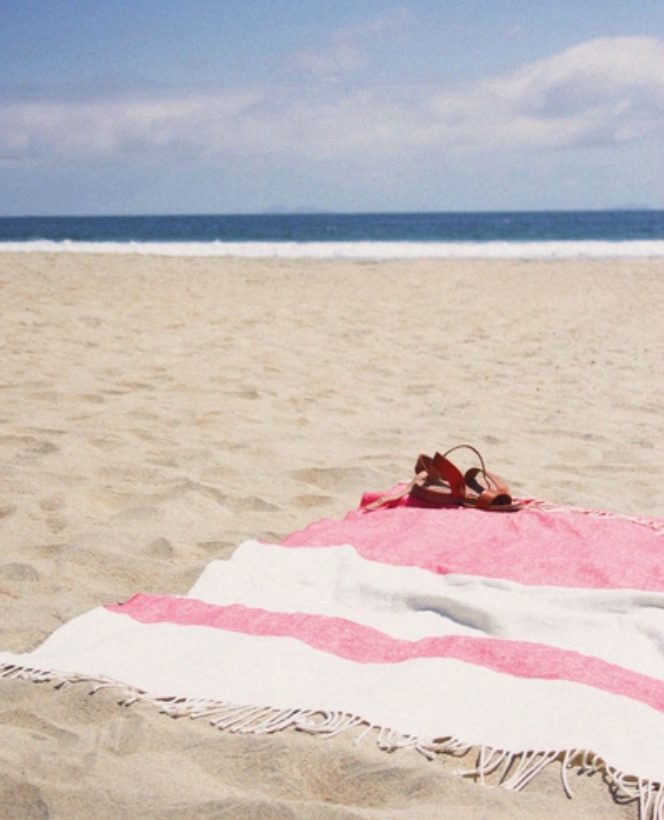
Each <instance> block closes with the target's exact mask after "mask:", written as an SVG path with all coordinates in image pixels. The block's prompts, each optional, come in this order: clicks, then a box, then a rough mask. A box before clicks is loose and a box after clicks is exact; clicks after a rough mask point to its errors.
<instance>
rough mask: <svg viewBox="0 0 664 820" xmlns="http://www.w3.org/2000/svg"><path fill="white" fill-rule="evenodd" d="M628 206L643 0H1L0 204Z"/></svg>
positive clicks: (8, 210)
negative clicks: (401, 0) (394, 0)
mask: <svg viewBox="0 0 664 820" xmlns="http://www.w3.org/2000/svg"><path fill="white" fill-rule="evenodd" d="M629 206H649V207H658V208H662V207H664V13H663V7H662V0H574V2H572V0H404V2H399V0H396V2H395V3H392V2H389V0H388V1H387V2H385V1H384V0H383V1H381V2H379V1H378V0H106V2H101V1H100V0H58V1H57V2H55V1H54V0H0V215H4V216H11V215H37V214H72V215H74V214H141V213H143V214H145V213H150V214H154V213H254V212H265V211H274V210H299V209H307V210H319V211H423V210H424V211H426V210H429V211H430V210H440V211H445V210H503V209H504V210H528V209H558V208H560V209H565V208H571V209H575V208H607V207H629Z"/></svg>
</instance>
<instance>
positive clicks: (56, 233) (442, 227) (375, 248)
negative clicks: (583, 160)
mask: <svg viewBox="0 0 664 820" xmlns="http://www.w3.org/2000/svg"><path fill="white" fill-rule="evenodd" d="M0 251H68V252H77V251H78V252H86V253H90V252H103V253H143V254H158V255H170V256H249V257H289V258H297V257H301V258H306V257H313V258H359V259H390V258H392V259H398V258H417V257H435V258H459V257H462V258H478V257H479V258H613V257H626V258H630V257H632V258H638V257H641V258H661V257H664V211H659V210H615V211H537V212H504V213H498V212H487V213H469V212H464V213H382V214H381V213H376V214H361V213H358V214H267V215H218V216H214V215H210V216H94V217H93V216H88V217H55V216H53V217H5V218H0Z"/></svg>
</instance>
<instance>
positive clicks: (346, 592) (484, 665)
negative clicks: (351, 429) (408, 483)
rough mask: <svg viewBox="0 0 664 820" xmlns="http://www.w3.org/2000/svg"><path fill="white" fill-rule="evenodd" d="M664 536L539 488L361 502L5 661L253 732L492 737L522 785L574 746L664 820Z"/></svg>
mask: <svg viewBox="0 0 664 820" xmlns="http://www.w3.org/2000/svg"><path fill="white" fill-rule="evenodd" d="M374 497H375V496H372V495H366V496H365V498H364V499H363V505H366V504H367V503H369V502H370V501H371V500H372V499H373V498H374ZM663 534H664V521H661V520H658V519H646V518H639V519H636V518H626V517H621V516H616V515H608V514H603V513H599V512H591V511H581V510H575V509H560V508H558V509H555V510H554V509H548V508H547V507H546V505H542V504H540V503H535V502H533V503H530V504H528V503H527V504H526V506H525V508H524V509H523V510H520V511H519V512H516V513H487V512H481V511H477V510H473V509H467V508H456V507H455V508H432V507H429V506H427V505H426V504H425V503H424V502H417V501H415V500H413V499H409V498H405V499H401V500H400V501H399V502H396V503H393V504H391V505H387V506H384V507H380V508H378V509H376V510H374V511H371V512H367V511H365V510H364V509H363V506H361V507H360V508H359V509H358V510H356V511H354V512H351V513H349V514H348V515H347V516H346V518H345V519H343V520H342V521H338V520H331V519H326V520H323V521H320V522H317V523H315V524H312V525H311V526H310V527H308V528H307V529H306V530H304V531H303V532H299V533H295V534H293V535H291V536H289V537H288V538H287V539H286V540H285V541H284V542H283V543H281V544H279V545H277V544H265V543H259V542H256V541H247V542H245V543H244V544H242V545H241V546H240V547H238V549H237V550H236V552H235V553H234V555H233V557H232V558H231V559H230V560H229V561H214V562H212V563H211V564H210V565H209V566H208V567H207V568H206V569H205V571H204V572H203V574H202V575H201V577H200V578H199V580H198V581H197V582H196V584H195V585H194V587H193V588H192V589H191V590H190V592H189V594H188V595H187V596H179V597H176V596H150V595H140V594H139V595H136V596H135V597H134V598H132V599H131V600H129V601H128V602H126V603H124V604H121V605H117V606H105V607H100V608H98V609H95V610H93V611H92V612H90V613H88V614H85V615H82V616H80V617H78V618H75V619H74V620H72V621H71V622H69V623H68V624H65V625H64V626H62V627H60V628H59V629H58V630H57V631H56V632H55V633H54V634H53V635H52V636H51V637H50V638H48V639H47V640H46V641H45V642H44V643H43V644H42V645H41V646H40V647H38V648H37V649H36V650H34V651H33V652H30V653H27V654H23V655H13V654H10V653H0V664H1V665H2V674H4V675H8V676H21V677H31V678H34V679H39V680H44V679H55V680H81V679H85V680H92V681H97V682H105V683H110V684H113V685H116V684H117V685H119V686H122V687H124V688H125V689H127V690H130V691H131V693H133V696H135V697H140V698H145V699H148V700H151V701H154V702H156V703H158V704H159V705H160V706H161V707H162V708H163V709H164V710H166V711H170V712H177V713H187V714H191V715H192V716H202V715H206V716H207V717H208V718H209V719H210V720H211V722H212V723H214V724H215V725H218V726H220V727H221V728H229V729H234V730H241V731H256V732H265V731H276V730H279V729H283V728H286V727H287V726H293V725H295V726H299V727H300V728H304V729H308V730H310V731H317V732H323V733H325V732H327V733H335V732H337V731H341V730H343V729H345V728H348V727H351V726H359V725H360V724H363V725H365V726H366V727H367V731H368V730H369V728H372V729H375V730H377V731H378V739H379V743H381V745H383V746H385V747H389V748H394V747H396V746H414V747H416V748H418V749H419V750H421V751H422V752H424V753H425V754H434V753H435V752H437V751H450V750H452V751H458V750H459V749H460V748H462V747H463V746H468V747H477V748H478V749H479V750H480V754H479V758H478V760H479V762H478V768H477V770H476V771H478V772H479V774H480V775H482V776H484V775H488V774H489V773H491V772H495V771H496V770H498V771H499V773H501V774H502V775H503V785H505V786H507V787H508V788H520V787H522V786H524V785H525V784H526V783H527V782H529V780H530V779H531V778H532V777H534V776H535V775H536V774H537V773H538V771H540V770H541V769H542V768H543V767H544V766H545V765H547V764H548V763H550V762H551V761H553V760H560V761H561V764H562V766H561V771H562V772H563V781H564V783H565V782H566V779H565V777H564V772H565V770H566V769H567V768H568V767H579V768H592V769H598V770H602V771H603V772H604V773H605V774H606V775H607V777H608V778H609V779H610V780H611V782H612V783H613V785H614V786H615V787H616V788H618V789H619V790H620V791H621V792H622V793H623V794H624V795H626V796H631V797H634V798H635V799H639V800H640V808H641V815H642V816H643V817H656V818H663V817H664V789H662V786H661V784H662V783H664V560H663V557H664V538H663ZM358 731H359V730H358Z"/></svg>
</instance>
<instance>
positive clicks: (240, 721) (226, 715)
mask: <svg viewBox="0 0 664 820" xmlns="http://www.w3.org/2000/svg"><path fill="white" fill-rule="evenodd" d="M0 678H14V679H20V680H30V681H33V682H35V683H51V684H54V685H55V688H56V689H59V688H61V687H63V686H65V685H66V684H69V683H85V684H87V685H88V686H90V691H91V694H94V693H95V692H98V691H100V690H102V689H115V690H120V691H121V692H123V700H122V701H121V705H122V706H131V705H132V704H135V703H138V702H142V703H151V704H152V705H153V706H156V707H157V708H158V709H159V710H160V711H161V712H163V713H164V714H167V715H170V716H171V717H174V718H177V717H189V718H191V719H193V720H199V719H203V720H207V721H208V723H209V724H210V725H211V726H214V727H216V728H217V729H220V730H222V731H227V732H237V733H240V734H272V733H274V732H281V731H283V730H284V729H296V730H298V731H302V732H307V733H308V734H316V735H321V736H322V737H325V738H329V737H334V736H335V735H338V734H341V733H342V732H346V731H348V730H351V729H355V728H357V727H359V726H362V727H363V729H362V731H361V732H360V733H359V734H358V735H357V736H356V737H355V738H354V742H355V744H356V745H360V744H361V743H362V741H363V740H364V739H365V738H366V736H367V735H369V734H371V733H376V744H377V745H378V748H379V749H381V750H383V751H386V752H392V751H395V750H396V749H414V750H416V751H417V752H419V753H420V754H422V755H424V756H425V757H426V758H428V759H429V760H433V759H434V758H435V757H436V756H437V755H439V754H445V755H448V756H452V757H463V756H464V755H467V754H468V753H469V752H471V751H472V750H473V749H477V747H476V746H472V745H470V744H467V743H463V742H461V741H460V740H458V739H456V738H452V737H444V738H435V739H423V738H417V737H413V736H411V735H406V734H403V733H401V732H398V731H395V730H393V729H388V728H387V727H381V726H375V725H373V724H368V723H367V722H366V721H365V720H364V719H363V718H361V717H359V716H357V715H348V714H345V713H342V712H329V711H316V710H299V709H281V710H280V709H272V708H269V707H265V706H240V705H238V704H233V703H220V702H218V701H211V700H205V699H201V698H181V697H163V696H159V695H155V694H151V693H148V692H142V691H140V690H137V689H130V688H129V687H127V686H126V685H124V684H121V683H119V682H117V681H114V680H110V679H107V678H91V677H87V676H82V675H69V674H64V673H60V672H57V671H53V670H43V669H34V668H30V667H20V666H16V665H14V664H6V665H4V666H0ZM555 761H559V762H560V777H561V782H562V787H563V790H564V792H565V794H566V795H567V796H568V797H569V798H570V799H571V798H572V797H573V793H572V790H571V788H570V785H569V781H568V778H567V772H568V771H569V770H572V769H573V770H575V771H576V772H577V773H578V774H601V775H602V776H603V777H604V779H605V780H606V781H607V783H608V785H609V788H610V789H611V793H612V794H613V797H614V799H615V800H616V801H617V802H619V803H633V802H634V803H635V802H638V808H639V820H664V784H663V783H660V782H654V781H649V780H644V779H642V778H639V777H635V776H633V775H629V774H626V773H625V772H621V771H619V770H617V769H615V768H614V767H612V766H609V765H608V764H607V763H606V761H604V760H603V759H602V758H601V757H600V756H599V755H597V754H594V753H593V752H590V751H584V750H580V749H568V750H563V751H560V750H549V751H532V750H529V751H519V752H514V751H508V750H504V749H492V748H489V747H487V746H482V747H480V748H479V749H478V750H477V760H476V764H475V766H474V767H473V768H472V769H465V770H458V771H456V772H455V774H457V775H458V776H460V777H472V778H476V779H477V780H479V782H480V783H481V784H482V785H484V786H490V785H493V782H495V784H496V785H498V786H499V787H501V788H503V789H507V790H509V791H517V792H518V791H521V790H522V789H524V788H525V787H526V786H527V785H528V784H529V783H530V782H531V781H532V780H534V779H535V778H536V777H537V776H538V775H539V774H540V773H541V772H542V771H543V770H544V769H546V768H547V767H548V766H549V765H551V764H552V763H554V762H555ZM488 778H491V779H492V782H491V783H488V782H487V779H488Z"/></svg>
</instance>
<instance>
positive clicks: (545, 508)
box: [519, 498, 664, 535]
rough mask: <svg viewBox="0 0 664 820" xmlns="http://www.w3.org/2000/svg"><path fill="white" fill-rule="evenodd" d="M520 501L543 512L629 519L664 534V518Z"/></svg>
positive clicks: (537, 500) (538, 500) (538, 501)
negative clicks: (661, 519) (656, 518)
mask: <svg viewBox="0 0 664 820" xmlns="http://www.w3.org/2000/svg"><path fill="white" fill-rule="evenodd" d="M519 501H520V502H521V503H522V504H523V505H524V506H525V507H526V508H527V509H529V510H541V511H542V512H552V513H556V512H561V513H576V514H577V515H590V516H592V517H593V518H613V519H616V520H618V521H627V522H629V523H630V524H637V525H638V526H639V527H647V528H648V529H650V530H652V531H653V532H655V533H657V535H664V520H663V521H659V520H655V519H652V518H645V517H643V516H639V515H626V514H624V513H618V512H611V511H610V510H597V509H593V508H592V507H575V506H573V505H571V504H555V503H553V502H551V501H543V500H541V499H538V498H528V499H519Z"/></svg>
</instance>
